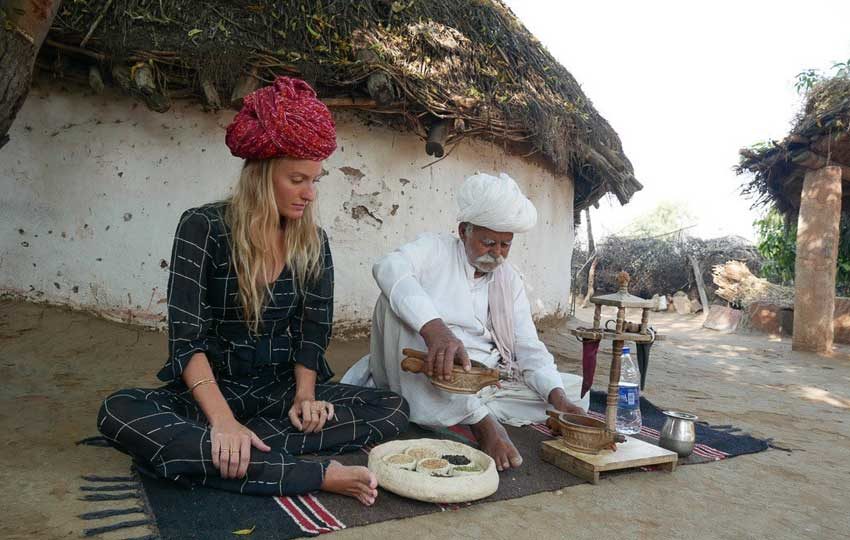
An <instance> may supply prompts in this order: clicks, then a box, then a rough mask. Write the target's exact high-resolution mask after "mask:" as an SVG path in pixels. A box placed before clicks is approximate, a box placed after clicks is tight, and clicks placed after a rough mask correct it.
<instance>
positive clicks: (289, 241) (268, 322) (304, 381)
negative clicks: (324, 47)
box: [98, 77, 408, 505]
mask: <svg viewBox="0 0 850 540" xmlns="http://www.w3.org/2000/svg"><path fill="white" fill-rule="evenodd" d="M226 143H227V145H228V147H229V148H230V150H231V152H232V153H233V154H234V155H236V156H239V157H242V158H244V159H245V160H246V161H245V163H244V166H243V168H242V173H241V176H240V178H239V183H238V185H237V186H236V190H235V192H234V195H233V196H232V197H231V198H230V199H228V200H227V201H224V202H221V203H215V204H210V205H206V206H203V207H200V208H195V209H191V210H188V211H186V212H185V213H184V214H183V216H182V217H181V219H180V223H179V225H178V227H177V232H176V234H175V238H174V249H173V252H172V256H171V267H170V276H169V283H168V319H169V320H168V322H169V358H168V361H167V363H166V364H165V367H163V369H162V370H161V371H160V372H159V375H158V376H159V378H160V379H161V380H163V381H165V382H167V383H168V384H167V385H166V386H164V387H162V388H159V389H154V390H146V389H138V388H134V389H128V390H121V391H119V392H116V393H115V394H113V395H112V396H110V397H108V398H107V399H106V400H105V401H104V402H103V406H102V407H101V410H100V414H99V416H98V428H99V429H100V431H101V433H103V435H104V436H106V437H107V438H108V439H109V440H110V441H112V442H113V443H114V444H115V446H117V447H118V448H119V449H121V450H123V451H126V452H127V453H129V454H130V455H131V456H133V458H134V459H135V460H136V461H137V463H138V464H139V465H140V466H141V467H143V468H145V469H148V470H153V472H154V473H155V474H157V475H158V476H161V477H164V478H170V479H173V480H177V481H188V482H189V483H193V484H203V485H206V486H213V487H217V488H221V489H226V490H230V491H237V492H240V493H250V494H256V495H292V494H298V493H305V492H308V491H314V490H317V489H322V490H326V491H332V492H335V493H341V494H345V495H349V496H352V497H355V498H357V499H359V500H360V501H361V502H362V503H364V504H366V505H370V504H372V503H373V502H374V501H375V497H376V496H377V482H376V480H375V477H374V475H373V474H372V473H371V472H370V471H369V470H368V469H367V468H365V467H348V466H343V465H341V464H339V463H338V462H335V461H330V462H320V461H315V460H313V461H309V460H304V459H299V458H297V457H295V455H300V454H308V453H314V452H336V453H341V452H345V451H351V450H356V449H359V448H361V447H363V446H364V445H366V444H372V443H376V442H379V441H381V440H383V439H385V438H388V437H394V436H396V435H398V434H399V433H400V432H401V431H403V430H404V429H405V428H406V427H407V423H408V407H407V403H405V402H404V400H403V399H402V398H401V397H399V396H397V395H395V394H393V393H390V392H387V391H382V390H374V389H364V388H359V387H355V386H348V385H339V384H328V383H327V381H328V380H329V379H330V378H331V376H332V375H333V373H331V370H330V368H329V367H328V364H327V362H326V360H325V348H326V346H327V344H328V340H329V338H330V334H331V324H332V318H333V263H332V260H331V252H330V246H329V244H328V239H327V236H326V235H325V233H324V231H322V230H321V229H319V228H318V227H317V226H316V225H315V224H314V221H313V204H312V203H313V202H314V200H315V197H316V183H317V182H318V178H319V177H320V176H321V175H322V160H324V159H326V158H327V157H328V156H329V155H330V154H331V153H332V152H333V151H334V150H335V148H336V133H335V128H334V123H333V119H332V117H331V115H330V112H329V111H328V109H327V107H325V106H324V104H322V103H321V102H320V101H319V100H318V99H317V98H316V94H315V92H314V91H313V89H312V88H310V86H309V85H308V84H307V83H305V82H303V81H300V80H295V79H289V78H285V77H279V78H278V79H277V80H276V81H275V82H274V84H273V85H272V86H268V87H265V88H261V89H259V90H257V91H256V92H254V93H252V94H250V95H248V96H246V97H245V100H244V106H243V108H242V110H241V111H240V112H239V113H238V114H237V115H236V117H235V118H234V120H233V122H232V123H231V125H230V126H228V128H227V137H226Z"/></svg>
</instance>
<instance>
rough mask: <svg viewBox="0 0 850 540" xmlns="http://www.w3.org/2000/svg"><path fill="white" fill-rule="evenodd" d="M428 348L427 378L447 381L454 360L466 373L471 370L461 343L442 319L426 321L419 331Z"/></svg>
mask: <svg viewBox="0 0 850 540" xmlns="http://www.w3.org/2000/svg"><path fill="white" fill-rule="evenodd" d="M419 334H420V335H421V336H422V338H423V339H424V340H425V345H426V346H427V347H428V356H426V357H425V373H427V374H428V376H429V377H433V378H435V379H442V380H444V381H449V380H451V378H452V366H453V365H454V364H455V360H457V363H459V364H460V365H461V366H463V369H464V370H466V371H469V370H470V369H471V368H472V363H471V362H470V361H469V356H468V355H467V354H466V349H465V348H464V346H463V342H462V341H461V340H459V339H458V338H457V337H456V336H455V335H454V333H453V332H452V331H451V330H450V329H449V327H448V326H446V323H444V322H443V320H442V319H434V320H432V321H428V322H427V323H425V325H424V326H423V327H422V329H421V330H420V331H419Z"/></svg>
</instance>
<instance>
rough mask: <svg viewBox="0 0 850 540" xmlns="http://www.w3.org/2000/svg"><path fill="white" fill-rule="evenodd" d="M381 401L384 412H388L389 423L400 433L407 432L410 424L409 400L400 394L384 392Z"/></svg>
mask: <svg viewBox="0 0 850 540" xmlns="http://www.w3.org/2000/svg"><path fill="white" fill-rule="evenodd" d="M383 394H384V395H383V396H382V397H381V401H382V404H383V407H384V410H385V411H387V412H388V416H387V422H389V423H390V424H391V425H393V426H395V427H396V428H397V429H398V432H399V433H402V432H404V431H405V430H407V426H408V424H409V423H410V406H409V405H408V404H407V400H406V399H404V398H403V397H401V396H400V395H399V394H396V393H395V392H390V391H384V392H383Z"/></svg>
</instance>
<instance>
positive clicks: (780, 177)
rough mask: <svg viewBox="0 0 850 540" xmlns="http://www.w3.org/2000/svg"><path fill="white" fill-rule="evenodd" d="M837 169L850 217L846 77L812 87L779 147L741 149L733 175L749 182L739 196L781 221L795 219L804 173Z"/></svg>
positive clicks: (848, 90)
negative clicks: (748, 176) (780, 217)
mask: <svg viewBox="0 0 850 540" xmlns="http://www.w3.org/2000/svg"><path fill="white" fill-rule="evenodd" d="M827 164H829V165H840V166H841V167H842V168H843V181H844V184H843V186H844V190H843V192H844V197H843V200H842V203H843V204H842V213H843V214H844V216H845V218H844V221H845V222H846V221H847V216H848V214H850V77H847V76H838V77H834V78H832V79H827V80H824V81H821V82H819V83H817V84H816V85H815V86H814V87H813V88H812V89H811V90H810V92H809V94H808V96H807V100H806V105H805V107H804V109H803V111H802V112H801V113H800V116H799V118H798V119H797V121H796V122H795V124H794V127H793V128H792V129H791V133H790V134H789V135H788V136H787V137H786V138H785V140H783V141H781V142H777V141H771V142H769V143H766V144H761V145H758V146H757V147H754V148H745V149H742V150H741V161H740V163H739V164H738V167H737V171H738V173H739V174H740V173H750V174H751V175H752V179H751V180H750V181H749V182H748V183H747V184H745V185H744V188H743V192H744V194H745V195H749V196H751V197H753V198H754V199H755V204H756V205H770V206H773V207H774V208H776V209H777V210H778V211H779V212H781V213H782V214H783V215H785V217H786V218H787V219H791V220H793V219H795V218H796V216H797V212H798V211H799V209H800V194H801V192H802V188H803V177H804V176H805V174H806V171H809V170H811V169H817V168H820V167H822V166H824V165H827Z"/></svg>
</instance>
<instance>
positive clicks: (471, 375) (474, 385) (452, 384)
mask: <svg viewBox="0 0 850 540" xmlns="http://www.w3.org/2000/svg"><path fill="white" fill-rule="evenodd" d="M401 352H402V354H403V355H404V357H405V358H404V360H402V361H401V369H403V370H404V371H409V372H410V373H423V374H424V373H425V358H426V357H427V353H424V352H422V351H417V350H414V349H404V350H403V351H401ZM508 378H509V374H507V373H505V372H501V371H499V370H498V369H491V368H488V367H486V366H484V365H482V364H480V363H479V362H474V361H473V362H472V368H471V369H470V370H469V371H464V369H463V366H459V365H457V364H455V365H454V366H453V367H452V377H451V379H450V380H448V381H443V380H440V379H437V378H434V377H429V379H431V384H433V385H434V386H436V387H437V388H440V389H441V390H445V391H446V392H454V393H456V394H476V393H478V391H479V390H481V389H482V388H486V387H487V386H494V385H498V384H499V381H502V380H507V379H508Z"/></svg>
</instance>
